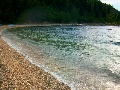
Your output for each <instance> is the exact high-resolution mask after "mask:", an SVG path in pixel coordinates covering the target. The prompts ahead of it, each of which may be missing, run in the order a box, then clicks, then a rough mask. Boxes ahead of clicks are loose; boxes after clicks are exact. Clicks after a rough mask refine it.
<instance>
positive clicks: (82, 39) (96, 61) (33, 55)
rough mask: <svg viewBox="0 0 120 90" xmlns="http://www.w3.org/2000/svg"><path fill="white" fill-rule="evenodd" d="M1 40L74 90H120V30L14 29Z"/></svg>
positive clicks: (93, 28)
mask: <svg viewBox="0 0 120 90" xmlns="http://www.w3.org/2000/svg"><path fill="white" fill-rule="evenodd" d="M2 38H3V39H4V40H5V41H6V42H7V43H8V44H9V45H10V46H11V47H13V48H15V49H16V50H17V51H18V52H20V53H22V54H23V55H25V56H26V58H27V59H29V60H30V61H31V62H32V63H34V64H36V65H37V66H39V67H41V68H43V69H44V70H46V71H48V72H50V73H51V74H52V75H54V76H55V77H56V78H57V79H58V80H60V81H62V82H65V83H67V84H68V85H70V86H71V87H72V89H73V90H74V89H75V90H120V27H119V26H49V27H24V28H14V29H10V30H8V31H5V32H4V35H3V36H2Z"/></svg>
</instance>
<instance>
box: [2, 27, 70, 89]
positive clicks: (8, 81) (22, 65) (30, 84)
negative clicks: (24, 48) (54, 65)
mask: <svg viewBox="0 0 120 90" xmlns="http://www.w3.org/2000/svg"><path fill="white" fill-rule="evenodd" d="M5 28H8V27H7V26H0V30H3V29H5ZM0 90H70V87H69V86H67V85H65V84H64V83H62V82H59V81H58V80H57V79H55V78H54V77H53V76H52V75H50V74H49V73H47V72H45V71H43V70H42V69H40V68H38V67H37V66H35V65H33V64H31V63H30V62H29V61H28V60H26V59H25V57H24V56H22V55H21V54H19V53H18V52H16V51H15V50H14V49H12V48H11V47H10V46H9V45H7V44H6V42H5V41H3V40H2V39H1V37H0Z"/></svg>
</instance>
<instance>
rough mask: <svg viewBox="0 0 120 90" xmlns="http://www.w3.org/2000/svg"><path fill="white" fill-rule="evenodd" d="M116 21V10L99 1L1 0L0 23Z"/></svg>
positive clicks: (118, 14) (118, 16)
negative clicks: (2, 0)
mask: <svg viewBox="0 0 120 90" xmlns="http://www.w3.org/2000/svg"><path fill="white" fill-rule="evenodd" d="M17 21H19V22H21V23H23V22H24V23H35V22H56V23H72V22H77V23H86V22H89V23H99V22H102V23H113V22H114V23H120V12H119V11H118V10H116V9H114V8H113V7H112V6H111V5H107V4H104V3H102V2H101V1H100V0H5V1H4V2H3V3H0V22H1V23H17Z"/></svg>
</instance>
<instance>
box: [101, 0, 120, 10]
mask: <svg viewBox="0 0 120 90" xmlns="http://www.w3.org/2000/svg"><path fill="white" fill-rule="evenodd" d="M100 1H102V2H103V3H107V4H111V5H112V6H113V7H114V8H116V9H118V10H119V11H120V0H100Z"/></svg>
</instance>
